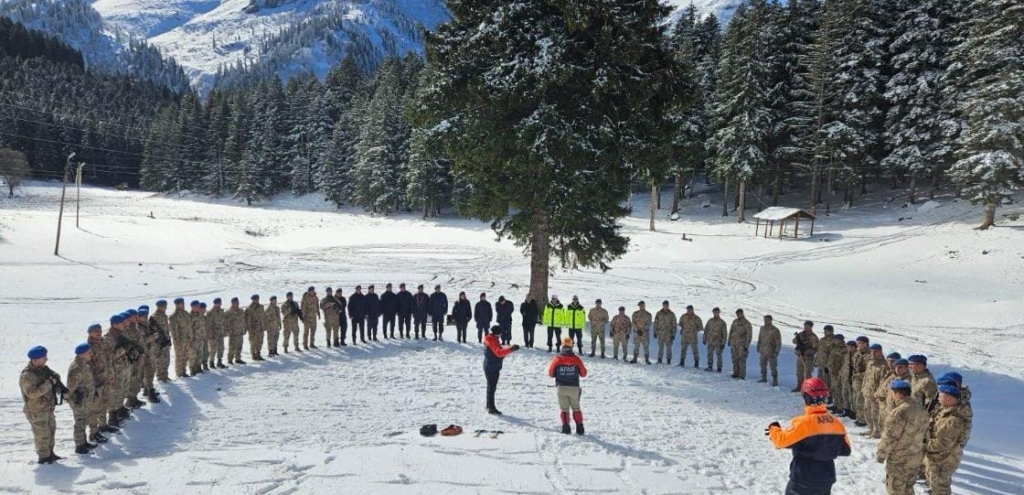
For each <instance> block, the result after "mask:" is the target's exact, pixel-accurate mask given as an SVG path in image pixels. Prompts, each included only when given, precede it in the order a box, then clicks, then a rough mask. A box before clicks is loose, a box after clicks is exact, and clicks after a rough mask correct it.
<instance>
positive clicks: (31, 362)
mask: <svg viewBox="0 0 1024 495" xmlns="http://www.w3.org/2000/svg"><path fill="white" fill-rule="evenodd" d="M46 360H47V351H46V348H45V347H43V346H36V347H33V348H31V349H29V351H28V365H26V366H25V369H23V370H22V371H21V376H20V377H19V378H18V386H19V388H21V398H22V400H23V401H24V402H25V407H24V411H25V418H27V419H28V423H29V425H31V426H32V438H33V440H34V441H35V447H36V455H38V456H39V464H53V463H54V462H56V461H59V460H61V459H63V457H60V456H58V455H57V454H54V453H53V446H54V442H55V438H54V437H55V436H56V433H57V418H56V416H54V414H53V410H54V409H55V408H56V407H57V402H56V399H57V395H58V393H61V392H63V391H64V390H65V388H64V385H63V384H62V383H61V381H60V375H59V374H57V373H56V372H55V371H53V370H51V369H50V367H49V366H47V365H46Z"/></svg>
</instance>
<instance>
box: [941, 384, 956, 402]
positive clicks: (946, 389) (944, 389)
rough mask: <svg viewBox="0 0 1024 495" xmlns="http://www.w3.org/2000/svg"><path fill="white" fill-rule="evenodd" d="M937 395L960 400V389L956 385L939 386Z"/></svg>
mask: <svg viewBox="0 0 1024 495" xmlns="http://www.w3.org/2000/svg"><path fill="white" fill-rule="evenodd" d="M939 393H943V394H946V395H952V396H953V397H956V398H957V399H959V398H960V388H959V387H957V386H956V385H939Z"/></svg>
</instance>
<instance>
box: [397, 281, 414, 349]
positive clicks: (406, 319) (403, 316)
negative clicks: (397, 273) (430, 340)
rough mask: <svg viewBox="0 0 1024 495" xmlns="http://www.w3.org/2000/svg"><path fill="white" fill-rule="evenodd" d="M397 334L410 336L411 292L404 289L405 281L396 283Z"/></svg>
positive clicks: (405, 336)
mask: <svg viewBox="0 0 1024 495" xmlns="http://www.w3.org/2000/svg"><path fill="white" fill-rule="evenodd" d="M397 299H398V336H399V337H402V338H403V339H408V338H410V337H412V293H410V292H409V291H407V290H405V283H404V282H403V283H401V284H398V298H397Z"/></svg>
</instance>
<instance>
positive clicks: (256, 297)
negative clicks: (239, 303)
mask: <svg viewBox="0 0 1024 495" xmlns="http://www.w3.org/2000/svg"><path fill="white" fill-rule="evenodd" d="M259 298H260V295H259V294H253V295H251V296H249V300H250V301H255V300H257V299H259Z"/></svg>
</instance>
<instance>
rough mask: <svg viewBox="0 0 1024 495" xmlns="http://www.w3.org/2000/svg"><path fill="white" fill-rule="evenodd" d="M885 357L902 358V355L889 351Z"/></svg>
mask: <svg viewBox="0 0 1024 495" xmlns="http://www.w3.org/2000/svg"><path fill="white" fill-rule="evenodd" d="M878 347H879V348H881V347H882V346H878ZM885 358H886V359H903V356H901V355H900V353H898V352H890V353H889V355H888V356H885Z"/></svg>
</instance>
